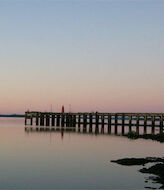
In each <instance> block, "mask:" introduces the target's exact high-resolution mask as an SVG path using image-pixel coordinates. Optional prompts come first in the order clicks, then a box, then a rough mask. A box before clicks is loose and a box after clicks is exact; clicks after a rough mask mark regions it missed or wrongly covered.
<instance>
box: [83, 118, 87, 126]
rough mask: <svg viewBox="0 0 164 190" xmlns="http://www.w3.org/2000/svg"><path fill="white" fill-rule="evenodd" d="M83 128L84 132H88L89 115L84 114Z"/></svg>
mask: <svg viewBox="0 0 164 190" xmlns="http://www.w3.org/2000/svg"><path fill="white" fill-rule="evenodd" d="M83 126H84V130H86V127H87V115H86V114H83Z"/></svg>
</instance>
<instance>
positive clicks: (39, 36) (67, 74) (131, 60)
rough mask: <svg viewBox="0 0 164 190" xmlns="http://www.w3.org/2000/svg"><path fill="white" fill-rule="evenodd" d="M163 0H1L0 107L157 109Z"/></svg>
mask: <svg viewBox="0 0 164 190" xmlns="http://www.w3.org/2000/svg"><path fill="white" fill-rule="evenodd" d="M163 10H164V2H163V1H160V0H154V1H153V0H149V1H148V0H145V1H144V0H143V1H142V0H139V1H124V0H122V1H121V0H120V1H117V0H116V1H114V0H113V1H107V0H104V1H94V0H88V1H86V0H85V1H75V0H74V1H52V0H51V1H43V0H40V1H39V0H33V1H32V0H31V1H23V0H22V1H10V0H9V1H0V66H1V69H0V79H1V80H0V85H1V94H0V99H1V102H0V106H1V108H0V112H6V113H9V112H19V113H20V112H21V113H22V112H24V110H25V109H27V108H29V109H41V110H43V109H49V105H50V104H53V105H54V111H57V110H60V108H61V105H62V104H64V105H65V106H66V107H68V105H69V104H71V105H72V107H73V110H74V111H91V110H100V111H157V112H159V111H163V109H164V103H163V96H164V88H163V81H164V75H163V69H164V64H163V61H164V35H163V34H164V24H163V20H164V12H163Z"/></svg>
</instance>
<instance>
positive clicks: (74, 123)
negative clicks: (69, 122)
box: [72, 114, 76, 127]
mask: <svg viewBox="0 0 164 190" xmlns="http://www.w3.org/2000/svg"><path fill="white" fill-rule="evenodd" d="M72 116H73V127H76V114H75V115H72Z"/></svg>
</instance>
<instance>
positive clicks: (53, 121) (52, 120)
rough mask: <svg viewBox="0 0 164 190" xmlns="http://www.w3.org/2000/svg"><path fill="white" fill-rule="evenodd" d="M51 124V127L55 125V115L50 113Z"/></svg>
mask: <svg viewBox="0 0 164 190" xmlns="http://www.w3.org/2000/svg"><path fill="white" fill-rule="evenodd" d="M51 126H52V127H54V126H55V115H52V119H51Z"/></svg>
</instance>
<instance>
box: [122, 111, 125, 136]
mask: <svg viewBox="0 0 164 190" xmlns="http://www.w3.org/2000/svg"><path fill="white" fill-rule="evenodd" d="M124 133H125V115H124V114H122V134H124Z"/></svg>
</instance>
